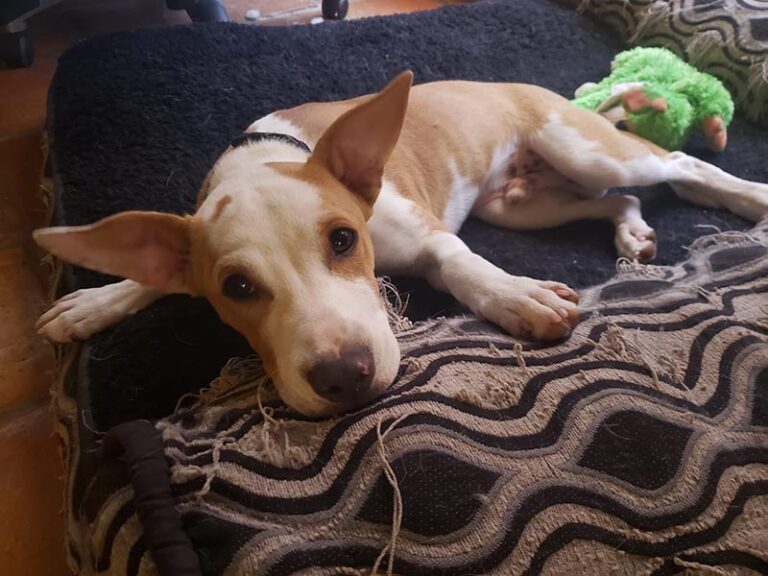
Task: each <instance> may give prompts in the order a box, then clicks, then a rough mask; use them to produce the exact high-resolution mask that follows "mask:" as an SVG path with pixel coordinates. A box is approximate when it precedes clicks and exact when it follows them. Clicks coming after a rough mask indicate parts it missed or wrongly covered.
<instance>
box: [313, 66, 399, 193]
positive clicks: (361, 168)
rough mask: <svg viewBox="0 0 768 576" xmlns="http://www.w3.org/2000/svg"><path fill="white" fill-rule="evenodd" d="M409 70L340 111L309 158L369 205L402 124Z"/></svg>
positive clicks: (378, 188) (377, 191)
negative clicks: (361, 102) (384, 86)
mask: <svg viewBox="0 0 768 576" xmlns="http://www.w3.org/2000/svg"><path fill="white" fill-rule="evenodd" d="M412 82H413V72H411V71H410V70H408V71H406V72H403V73H401V74H400V75H398V76H397V78H395V79H394V80H392V82H390V83H389V84H388V85H387V87H386V88H384V90H382V91H381V92H379V93H378V94H376V95H375V96H373V97H371V98H370V99H368V100H366V101H365V102H364V103H363V104H360V105H359V106H357V107H356V108H353V109H352V110H350V111H348V112H346V113H345V114H343V115H342V116H341V117H340V118H339V119H338V120H336V122H334V123H333V124H332V125H331V126H330V127H329V128H328V129H327V130H326V131H325V133H324V134H323V136H322V137H321V138H320V140H319V141H318V143H317V146H315V151H314V152H313V154H312V156H311V158H310V160H309V161H310V162H317V163H319V164H321V165H323V166H324V167H325V168H326V169H327V170H329V171H330V172H331V174H333V175H334V176H335V177H336V178H337V179H338V180H339V181H341V182H342V183H343V184H344V185H345V186H346V187H347V188H349V189H350V190H351V191H352V192H354V193H355V194H358V195H359V196H360V197H362V198H363V200H365V201H366V202H367V203H368V204H369V205H371V206H372V205H373V203H374V202H375V201H376V197H377V196H378V195H379V190H380V189H381V180H382V177H383V176H384V166H385V165H386V163H387V160H389V155H390V154H391V153H392V150H393V149H394V148H395V144H397V139H398V138H399V137H400V130H401V129H402V127H403V120H404V119H405V111H406V108H407V107H408V94H409V92H410V89H411V83H412Z"/></svg>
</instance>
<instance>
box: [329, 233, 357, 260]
mask: <svg viewBox="0 0 768 576" xmlns="http://www.w3.org/2000/svg"><path fill="white" fill-rule="evenodd" d="M330 240H331V248H333V251H334V252H335V253H336V254H339V255H342V254H346V253H347V252H349V251H350V250H352V248H353V247H354V245H355V241H356V240H357V234H356V233H355V231H354V230H352V228H336V229H335V230H333V231H332V232H331V235H330Z"/></svg>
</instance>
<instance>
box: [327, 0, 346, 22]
mask: <svg viewBox="0 0 768 576" xmlns="http://www.w3.org/2000/svg"><path fill="white" fill-rule="evenodd" d="M347 12H349V0H323V18H325V19H326V20H344V18H345V17H346V15H347Z"/></svg>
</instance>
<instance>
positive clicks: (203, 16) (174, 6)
mask: <svg viewBox="0 0 768 576" xmlns="http://www.w3.org/2000/svg"><path fill="white" fill-rule="evenodd" d="M165 4H166V6H168V9H169V10H186V11H187V14H189V17H190V18H191V19H192V21H193V22H227V21H229V16H227V10H226V8H224V5H223V4H222V3H221V1H220V0H166V2H165Z"/></svg>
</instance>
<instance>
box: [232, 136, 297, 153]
mask: <svg viewBox="0 0 768 576" xmlns="http://www.w3.org/2000/svg"><path fill="white" fill-rule="evenodd" d="M262 140H277V141H278V142H285V143H286V144H292V145H294V146H297V147H299V148H301V149H302V150H304V151H305V152H312V150H310V148H309V146H307V145H306V144H305V143H304V142H302V141H301V140H299V139H298V138H294V137H293V136H289V135H288V134H279V133H277V132H244V133H242V134H239V135H237V136H235V137H234V138H232V141H231V142H230V143H229V144H230V146H232V148H237V147H238V146H242V145H243V144H249V143H251V142H261V141H262Z"/></svg>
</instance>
